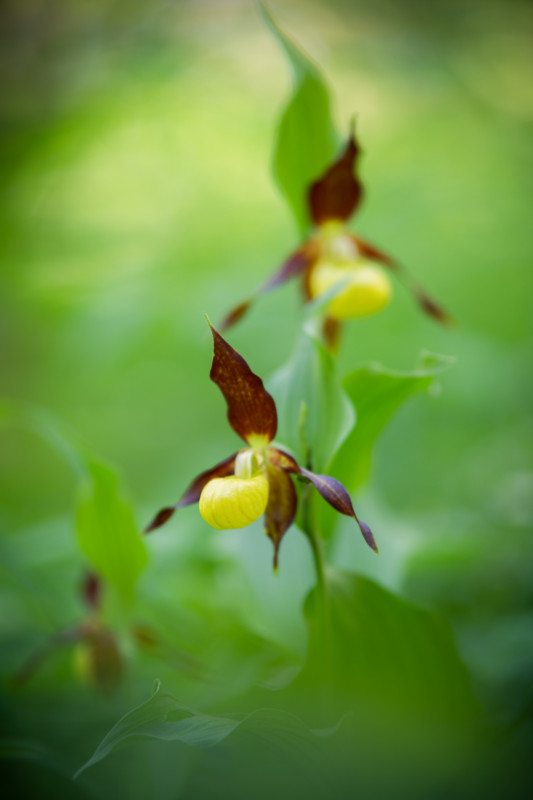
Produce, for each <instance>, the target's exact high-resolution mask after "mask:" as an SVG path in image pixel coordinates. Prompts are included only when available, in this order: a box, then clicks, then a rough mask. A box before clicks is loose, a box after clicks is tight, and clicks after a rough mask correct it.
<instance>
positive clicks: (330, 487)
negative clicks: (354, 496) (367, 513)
mask: <svg viewBox="0 0 533 800" xmlns="http://www.w3.org/2000/svg"><path fill="white" fill-rule="evenodd" d="M300 472H301V474H302V475H305V477H306V478H309V480H310V481H311V483H312V484H313V486H314V487H315V489H317V490H318V492H319V493H320V494H321V495H322V497H323V498H324V500H325V501H326V502H327V503H329V504H330V506H333V508H334V509H335V510H336V511H339V512H340V513H341V514H345V515H346V516H347V517H353V519H354V520H355V521H356V522H357V524H358V525H359V529H360V531H361V533H362V534H363V537H364V540H365V542H366V543H367V545H368V546H369V547H371V548H372V550H374V551H375V552H376V553H379V550H378V547H377V544H376V541H375V539H374V535H373V533H372V531H371V530H370V528H369V527H368V525H367V524H366V522H363V521H362V520H360V519H358V517H357V514H356V513H355V511H354V507H353V505H352V501H351V498H350V495H349V494H348V492H347V490H346V489H345V488H344V486H343V485H342V483H341V482H340V481H338V480H337V479H336V478H332V477H331V476H330V475H316V474H315V473H314V472H309V470H307V469H304V468H303V467H300Z"/></svg>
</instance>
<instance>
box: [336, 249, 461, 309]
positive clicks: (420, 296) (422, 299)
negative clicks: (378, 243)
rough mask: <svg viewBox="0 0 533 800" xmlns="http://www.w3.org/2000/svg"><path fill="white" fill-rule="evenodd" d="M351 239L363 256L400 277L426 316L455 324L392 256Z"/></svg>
mask: <svg viewBox="0 0 533 800" xmlns="http://www.w3.org/2000/svg"><path fill="white" fill-rule="evenodd" d="M351 238H352V239H353V241H354V242H355V244H356V245H357V249H358V250H359V252H360V253H361V255H362V256H365V258H369V259H370V260H371V261H378V262H379V263H380V264H383V265H384V266H386V267H388V269H390V270H391V271H392V272H394V273H395V275H397V276H398V278H399V279H400V280H401V281H402V283H403V284H404V286H406V287H407V288H408V289H409V291H410V292H411V294H413V295H414V298H415V300H416V301H417V303H418V305H419V306H420V307H421V309H422V310H423V311H424V312H425V313H426V314H429V316H430V317H433V319H435V320H437V322H440V323H442V324H443V325H450V324H452V323H453V321H454V320H453V317H452V316H451V315H450V314H448V312H447V311H445V310H444V309H443V308H442V306H439V304H438V303H436V302H435V300H433V298H431V297H430V296H429V295H428V294H427V293H426V291H425V289H423V287H422V286H421V284H420V283H418V281H417V280H415V278H413V276H412V275H411V274H410V273H409V272H408V271H407V270H406V268H405V267H403V266H402V265H401V264H399V263H398V261H395V259H393V258H391V256H389V255H387V254H386V253H384V252H383V251H382V250H379V249H378V248H377V247H374V245H373V244H370V243H369V242H365V240H364V239H360V238H359V236H352V237H351Z"/></svg>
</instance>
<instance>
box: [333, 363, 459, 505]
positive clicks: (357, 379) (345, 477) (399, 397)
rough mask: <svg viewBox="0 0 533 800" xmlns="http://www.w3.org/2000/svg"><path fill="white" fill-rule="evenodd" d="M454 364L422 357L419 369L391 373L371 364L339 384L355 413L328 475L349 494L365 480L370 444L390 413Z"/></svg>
mask: <svg viewBox="0 0 533 800" xmlns="http://www.w3.org/2000/svg"><path fill="white" fill-rule="evenodd" d="M454 361H455V359H453V358H452V357H450V356H440V355H436V354H432V353H424V354H423V356H422V359H421V365H420V367H419V368H418V369H415V370H413V371H412V372H395V371H393V370H389V369H386V368H385V367H382V366H380V365H379V364H371V365H369V366H366V367H361V368H360V369H356V370H355V371H354V372H351V373H350V374H349V375H348V376H347V377H346V378H345V379H344V380H343V382H342V383H343V386H344V389H345V391H346V394H347V395H348V397H349V398H350V400H351V402H352V403H353V404H354V406H355V408H356V411H357V425H356V426H355V427H354V428H353V430H352V431H351V433H350V435H349V436H348V437H347V438H346V439H345V440H344V442H343V444H342V446H341V447H340V449H339V451H338V452H337V454H336V456H335V458H334V460H333V463H332V465H331V474H332V475H334V476H335V477H336V478H337V479H338V480H340V481H341V482H342V483H343V484H344V485H345V486H346V487H347V489H348V490H349V491H350V492H352V491H353V490H354V489H355V488H357V487H358V486H359V485H360V484H361V483H363V482H364V481H365V480H366V478H367V477H368V474H369V472H370V462H371V455H372V448H373V446H374V443H375V441H376V439H377V438H378V436H379V434H380V433H381V431H382V430H383V428H384V427H385V425H386V424H387V422H388V421H389V420H390V419H391V417H392V416H393V415H394V413H395V412H396V411H397V410H398V409H399V408H400V406H401V405H402V404H403V403H404V402H405V401H406V400H407V399H408V398H409V397H412V395H414V394H416V393H417V392H423V391H426V390H427V389H429V387H430V386H431V385H432V383H433V381H434V378H435V376H436V375H438V374H439V373H441V372H443V371H444V370H446V369H448V368H449V367H450V366H451V365H452V364H453V363H454Z"/></svg>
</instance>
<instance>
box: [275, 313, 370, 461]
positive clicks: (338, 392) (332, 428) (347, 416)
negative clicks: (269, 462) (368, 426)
mask: <svg viewBox="0 0 533 800" xmlns="http://www.w3.org/2000/svg"><path fill="white" fill-rule="evenodd" d="M269 389H270V391H271V392H272V394H273V396H274V398H275V400H276V407H277V409H278V433H277V437H276V438H277V439H279V441H280V442H281V443H282V444H283V445H285V446H286V447H289V448H290V449H291V450H292V452H293V453H294V455H295V456H296V459H297V460H298V461H299V462H300V463H301V465H302V466H306V465H309V466H311V468H312V469H313V470H314V471H315V472H324V471H327V470H328V465H329V464H330V462H331V459H332V458H333V456H334V454H335V452H336V451H337V449H338V448H339V446H340V445H341V443H342V442H343V441H344V440H345V438H346V437H347V436H348V434H349V433H350V431H351V430H352V428H353V426H354V423H355V412H354V408H353V405H352V403H351V402H350V400H349V398H348V396H347V395H346V393H345V391H344V390H343V389H342V386H341V384H340V379H339V378H338V376H337V372H336V366H335V362H334V360H333V358H332V356H331V354H330V353H329V352H328V350H327V349H326V348H325V347H324V345H323V344H322V343H321V342H320V341H319V339H318V338H317V337H316V336H315V335H314V333H313V332H312V331H311V329H310V327H309V326H306V328H304V330H303V331H302V334H301V336H300V339H299V341H298V343H297V345H296V349H295V351H294V353H293V355H292V356H291V358H290V360H289V361H288V362H287V364H286V365H285V366H283V367H282V368H281V369H280V370H279V371H278V372H276V374H275V375H274V376H273V377H272V379H271V381H269Z"/></svg>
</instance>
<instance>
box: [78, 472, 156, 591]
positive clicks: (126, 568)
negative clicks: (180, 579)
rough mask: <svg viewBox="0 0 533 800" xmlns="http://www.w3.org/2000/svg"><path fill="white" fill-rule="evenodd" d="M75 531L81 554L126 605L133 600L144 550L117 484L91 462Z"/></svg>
mask: <svg viewBox="0 0 533 800" xmlns="http://www.w3.org/2000/svg"><path fill="white" fill-rule="evenodd" d="M76 529H77V533H78V541H79V543H80V548H81V551H82V553H84V554H85V555H86V556H87V558H88V559H89V561H90V562H91V564H92V565H93V567H94V568H95V569H96V570H97V572H98V574H100V575H101V576H102V577H103V578H104V579H105V580H106V581H108V582H109V583H110V584H111V585H112V586H113V587H114V588H115V589H116V590H117V591H118V593H119V595H120V596H121V597H122V598H123V599H124V600H126V601H131V600H132V598H133V590H134V586H135V583H136V581H137V578H138V577H139V574H140V572H141V570H142V569H143V567H144V566H145V564H146V561H147V556H146V548H145V546H144V543H143V541H142V539H141V538H140V535H139V532H138V530H137V527H136V526H135V521H134V519H133V514H132V511H131V508H130V507H129V505H128V504H127V503H126V502H125V501H124V500H123V499H122V497H121V495H120V490H119V486H118V480H117V477H116V475H114V473H113V471H112V470H111V469H109V468H108V467H106V466H104V465H102V464H98V463H96V462H92V463H90V464H89V465H88V474H87V477H86V479H85V481H84V482H83V485H82V486H81V487H80V493H79V498H78V503H77V510H76Z"/></svg>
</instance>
